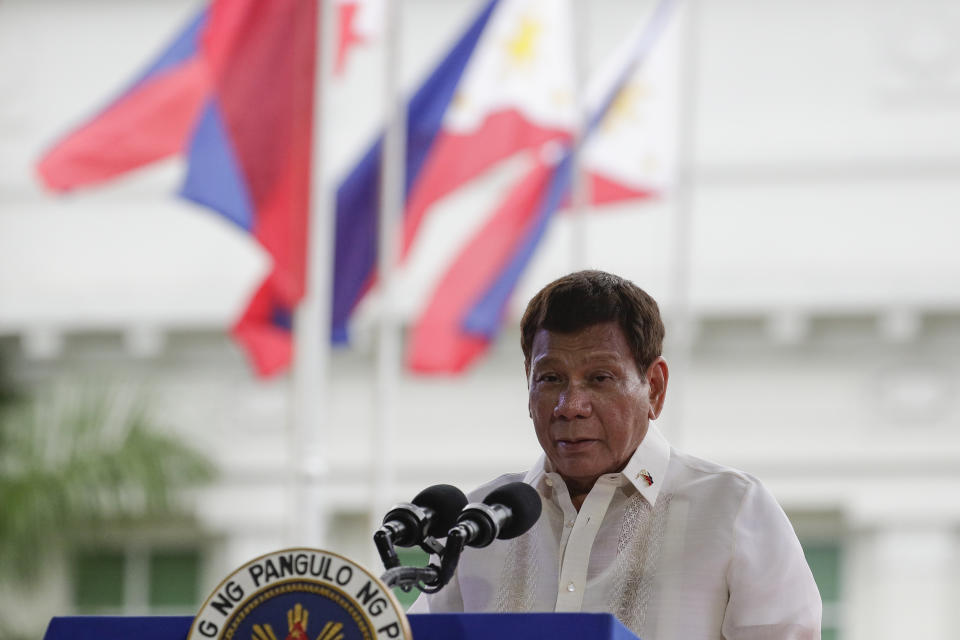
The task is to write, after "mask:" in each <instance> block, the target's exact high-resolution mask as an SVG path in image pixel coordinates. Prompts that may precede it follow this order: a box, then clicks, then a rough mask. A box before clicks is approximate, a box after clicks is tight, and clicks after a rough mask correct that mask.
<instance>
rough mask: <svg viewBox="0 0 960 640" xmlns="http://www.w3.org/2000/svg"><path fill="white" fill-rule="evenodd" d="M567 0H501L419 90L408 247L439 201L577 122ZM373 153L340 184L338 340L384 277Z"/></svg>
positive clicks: (412, 113) (413, 116) (413, 108)
mask: <svg viewBox="0 0 960 640" xmlns="http://www.w3.org/2000/svg"><path fill="white" fill-rule="evenodd" d="M568 5H569V2H567V0H494V1H492V2H490V3H488V4H487V5H485V7H484V8H483V9H482V10H481V11H480V12H479V14H478V15H477V16H476V17H475V18H474V20H473V21H472V22H471V24H470V25H469V27H468V28H467V29H466V31H465V32H464V34H463V35H462V36H461V37H460V38H459V39H458V40H457V41H456V43H455V44H454V45H453V47H452V48H451V49H450V50H449V51H448V53H447V54H446V55H445V56H444V58H443V59H442V61H441V62H440V63H439V64H438V65H437V66H436V67H435V68H434V70H433V71H432V72H431V74H430V75H429V76H428V78H427V79H426V81H425V82H424V83H423V84H422V85H421V86H420V87H419V89H418V90H417V91H416V93H415V94H414V96H413V97H412V98H411V100H410V102H409V105H408V109H407V151H406V171H407V175H406V204H405V213H404V221H403V238H402V251H401V253H402V255H403V256H406V255H407V253H408V252H409V250H410V248H411V246H412V244H413V242H414V239H415V237H416V235H417V231H418V229H419V228H420V225H421V223H422V222H423V219H424V216H425V215H426V214H427V212H428V210H429V208H430V206H431V205H432V204H434V203H435V202H436V201H437V200H439V199H441V198H443V197H444V196H446V195H447V194H449V193H451V192H452V191H453V190H455V189H456V188H458V187H459V186H461V185H462V184H464V183H465V182H467V181H469V180H471V179H472V178H474V177H477V176H478V175H480V174H481V173H483V172H484V171H486V170H487V169H489V168H490V167H491V166H493V165H494V164H496V163H498V162H499V161H501V160H503V159H505V158H507V157H509V156H512V155H513V154H515V153H517V152H518V151H520V150H523V149H530V148H537V147H539V146H540V145H542V144H544V143H546V142H548V141H552V140H569V139H570V136H571V131H572V128H573V123H574V107H575V104H574V91H573V78H572V75H571V69H573V59H572V50H571V33H570V31H571V25H570V16H569V7H568ZM381 145H382V137H381V138H380V139H378V140H377V141H376V142H375V143H374V144H373V145H372V146H371V147H370V148H369V150H368V151H367V153H366V155H365V156H364V157H363V158H362V159H361V160H360V162H358V163H357V165H356V166H355V167H354V168H353V169H352V170H351V172H350V173H349V174H348V175H347V177H346V178H345V179H344V180H343V182H342V183H341V185H340V187H339V189H338V192H337V212H336V234H337V236H336V244H335V253H336V257H335V266H334V298H333V331H334V340H338V341H343V340H346V337H347V323H348V320H349V318H350V315H351V313H352V311H353V309H354V307H355V306H356V304H357V303H358V302H359V301H360V299H361V298H362V296H363V295H364V293H365V292H366V291H367V290H368V289H369V288H370V287H371V286H372V285H373V283H374V281H375V275H376V274H375V263H376V248H377V212H378V198H379V176H380V148H381Z"/></svg>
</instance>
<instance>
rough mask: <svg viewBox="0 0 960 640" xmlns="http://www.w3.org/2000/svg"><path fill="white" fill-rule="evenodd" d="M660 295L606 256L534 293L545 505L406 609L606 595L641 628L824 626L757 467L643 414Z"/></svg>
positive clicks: (785, 524) (582, 606) (530, 358)
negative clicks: (601, 267)
mask: <svg viewBox="0 0 960 640" xmlns="http://www.w3.org/2000/svg"><path fill="white" fill-rule="evenodd" d="M663 336H664V330H663V323H662V321H661V319H660V312H659V309H658V308H657V304H656V302H655V301H654V300H653V299H652V298H651V297H650V296H648V295H647V294H646V293H645V292H644V291H642V290H641V289H640V288H638V287H637V286H636V285H634V284H633V283H631V282H629V281H627V280H624V279H622V278H619V277H617V276H615V275H611V274H608V273H603V272H600V271H582V272H579V273H573V274H571V275H568V276H565V277H563V278H560V279H559V280H556V281H555V282H552V283H551V284H549V285H547V286H546V287H544V289H543V290H541V291H540V292H539V293H538V294H537V295H536V296H534V298H533V299H532V300H531V301H530V304H529V305H528V306H527V310H526V312H525V313H524V316H523V320H522V323H521V346H522V348H523V354H524V365H525V368H526V373H527V386H528V389H529V407H530V417H531V418H532V419H533V424H534V428H535V430H536V433H537V439H538V440H539V442H540V446H541V447H542V448H543V452H544V456H543V457H542V458H541V459H540V461H539V462H538V463H537V464H536V465H535V466H534V467H533V468H532V469H531V470H530V471H528V472H527V473H526V474H512V475H505V476H502V477H500V478H498V479H496V480H494V481H493V482H491V483H488V484H487V485H485V486H483V487H480V488H479V489H477V490H476V491H475V492H473V493H472V494H471V495H470V496H469V497H470V499H471V500H481V499H483V497H485V496H486V495H487V494H488V493H489V492H490V491H492V490H493V489H495V488H496V487H498V486H500V485H503V484H506V483H507V482H513V481H516V480H520V479H522V480H523V481H524V482H526V483H528V484H530V485H532V486H533V487H534V488H536V489H537V491H538V492H539V493H540V495H541V498H542V500H543V515H542V516H541V517H540V520H539V521H538V522H537V524H536V525H534V527H533V528H532V529H531V530H530V531H528V532H527V533H526V534H524V535H522V536H520V537H518V538H515V539H513V540H506V541H504V540H497V541H495V542H494V543H493V544H492V545H490V546H489V547H487V548H484V549H468V550H467V551H465V552H464V554H463V556H462V558H461V560H460V564H459V568H458V570H457V574H456V576H455V577H454V579H453V580H452V581H451V582H450V584H448V585H447V586H446V587H444V588H443V589H442V590H441V591H439V592H438V593H436V594H433V595H431V596H421V597H420V599H419V600H418V601H417V602H416V603H415V604H414V606H413V607H412V608H411V612H413V613H417V612H427V611H430V612H444V611H608V612H611V613H613V614H615V615H616V616H617V618H619V619H620V620H621V621H622V622H623V623H624V624H625V625H626V626H628V627H629V628H630V629H632V630H633V631H634V632H635V633H636V634H637V635H638V636H640V637H641V638H643V639H644V640H663V639H666V638H676V639H678V640H696V639H701V638H727V639H730V640H732V639H741V638H742V639H760V638H763V639H791V640H793V639H796V640H800V639H809V638H819V637H820V614H821V603H820V595H819V593H818V591H817V587H816V584H815V583H814V581H813V576H812V575H811V573H810V569H809V567H808V566H807V563H806V561H805V559H804V556H803V551H802V549H801V547H800V544H799V542H798V541H797V537H796V535H795V534H794V532H793V528H792V527H791V526H790V522H789V521H788V520H787V518H786V516H785V515H784V513H783V511H782V510H781V509H780V507H779V505H777V503H776V501H775V500H774V498H773V497H772V496H771V495H770V493H769V492H767V490H766V489H764V488H763V486H761V484H760V483H759V481H757V480H756V479H755V478H753V477H752V476H750V475H748V474H745V473H742V472H740V471H736V470H734V469H730V468H726V467H722V466H719V465H717V464H714V463H711V462H707V461H704V460H700V459H698V458H694V457H693V456H689V455H686V454H684V453H681V452H680V451H677V450H676V449H672V448H671V447H670V445H669V443H667V441H666V440H665V439H664V437H663V435H662V434H661V433H660V432H659V430H657V428H656V427H655V426H653V425H651V424H650V422H651V421H652V420H654V419H656V418H657V416H659V415H660V411H661V410H662V409H663V403H664V398H665V396H666V390H667V381H668V379H669V372H668V369H667V364H666V362H665V361H664V359H663V358H662V357H661V347H662V344H663Z"/></svg>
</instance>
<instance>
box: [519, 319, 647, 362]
mask: <svg viewBox="0 0 960 640" xmlns="http://www.w3.org/2000/svg"><path fill="white" fill-rule="evenodd" d="M531 352H532V353H531V360H532V361H533V362H537V361H540V360H544V359H550V358H563V357H569V356H570V355H577V356H578V357H589V358H591V359H618V358H630V359H632V357H633V355H632V353H631V350H630V345H629V344H628V342H627V339H626V338H625V337H624V335H623V331H622V330H621V329H620V326H619V325H618V324H617V323H615V322H605V323H602V324H594V325H589V326H587V327H584V328H583V329H581V330H579V331H573V332H558V331H550V330H548V329H540V330H539V331H537V333H536V334H535V335H534V338H533V344H532V349H531Z"/></svg>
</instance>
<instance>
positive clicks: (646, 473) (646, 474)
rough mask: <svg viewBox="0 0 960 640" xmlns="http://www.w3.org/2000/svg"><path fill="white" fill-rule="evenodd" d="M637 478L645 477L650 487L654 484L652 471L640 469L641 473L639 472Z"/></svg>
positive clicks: (644, 479)
mask: <svg viewBox="0 0 960 640" xmlns="http://www.w3.org/2000/svg"><path fill="white" fill-rule="evenodd" d="M637 478H638V479H639V478H643V481H644V482H646V483H647V486H648V487H651V486H653V476H651V475H650V472H649V471H647V470H646V469H640V473H638V474H637Z"/></svg>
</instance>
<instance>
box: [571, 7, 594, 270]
mask: <svg viewBox="0 0 960 640" xmlns="http://www.w3.org/2000/svg"><path fill="white" fill-rule="evenodd" d="M588 10H589V5H588V3H581V2H579V1H578V0H570V17H571V19H572V20H573V25H572V26H573V38H572V45H573V90H574V109H575V110H576V113H575V115H574V117H575V118H576V121H575V125H574V126H575V130H574V138H573V158H572V165H573V166H572V171H573V188H572V191H573V192H572V194H571V198H570V256H571V259H572V261H573V270H574V271H579V270H581V269H586V268H587V267H589V266H590V264H588V260H589V251H588V247H587V243H588V240H589V236H588V233H587V213H588V211H587V208H588V207H589V206H590V200H591V197H592V194H591V193H590V183H589V180H588V177H587V174H586V173H585V171H584V162H583V145H582V144H581V142H582V140H583V137H584V135H585V134H586V130H587V122H588V120H589V117H590V115H589V110H590V107H589V106H588V105H587V100H586V84H587V82H586V78H587V12H588Z"/></svg>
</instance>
